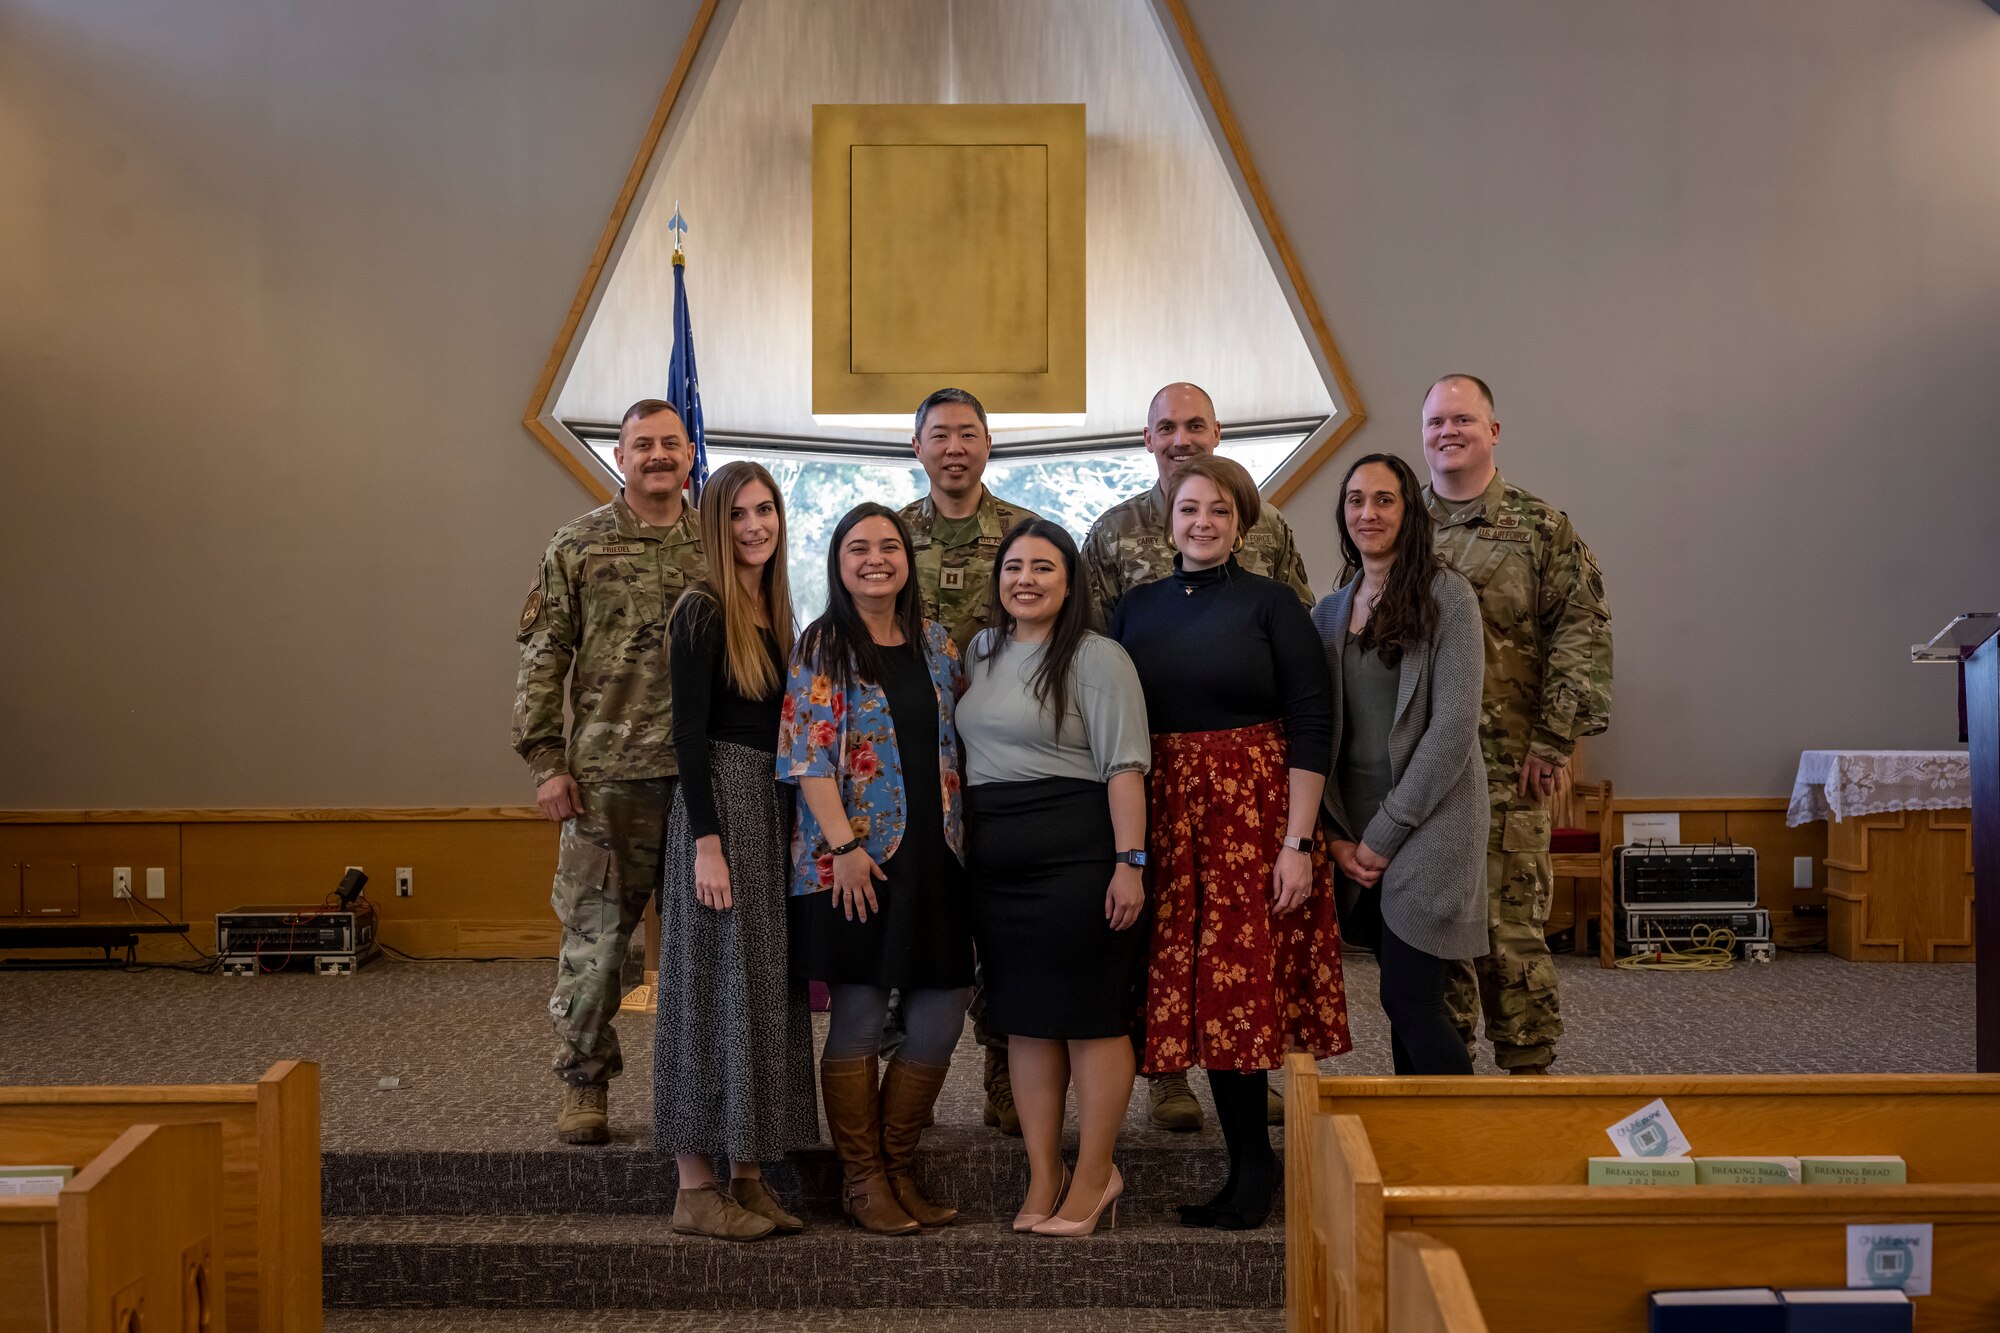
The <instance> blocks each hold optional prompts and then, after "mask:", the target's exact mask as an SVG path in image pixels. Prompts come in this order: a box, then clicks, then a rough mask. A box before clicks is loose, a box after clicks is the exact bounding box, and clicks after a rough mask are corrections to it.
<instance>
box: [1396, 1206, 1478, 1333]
mask: <svg viewBox="0 0 2000 1333" xmlns="http://www.w3.org/2000/svg"><path fill="white" fill-rule="evenodd" d="M1389 1333H1487V1329H1486V1316H1484V1315H1482V1314H1481V1313H1480V1312H1479V1302H1478V1300H1477V1299H1476V1298H1475V1297H1474V1296H1473V1294H1472V1283H1471V1281H1470V1279H1468V1278H1467V1277H1466V1276H1465V1265H1464V1263H1462V1262H1461V1261H1460V1260H1459V1257H1458V1251H1456V1250H1454V1249H1452V1248H1451V1246H1449V1245H1446V1244H1443V1243H1442V1242H1439V1241H1436V1240H1433V1239H1432V1238H1431V1237H1429V1236H1426V1235H1424V1234H1423V1233H1422V1232H1420V1231H1399V1232H1397V1233H1396V1234H1395V1235H1393V1236H1391V1237H1389Z"/></svg>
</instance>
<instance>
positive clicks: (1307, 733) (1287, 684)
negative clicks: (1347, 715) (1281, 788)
mask: <svg viewBox="0 0 2000 1333" xmlns="http://www.w3.org/2000/svg"><path fill="white" fill-rule="evenodd" d="M1288 591H1289V590H1288ZM1266 605H1267V606H1268V607H1269V608H1270V609H1269V612H1268V615H1269V620H1268V622H1267V625H1268V632H1269V634H1270V636H1271V648H1272V653H1271V656H1272V659H1273V661H1274V662H1275V664H1276V666H1277V676H1278V693H1279V695H1280V696H1281V697H1282V699H1283V703H1284V710H1285V740H1286V743H1287V747H1288V750H1289V757H1288V759H1287V762H1288V763H1289V764H1290V765H1291V766H1292V767H1293V768H1302V769H1305V770H1306V771H1307V772H1310V773H1321V774H1325V773H1329V772H1331V771H1332V769H1333V682H1332V680H1331V679H1329V678H1328V675H1327V670H1326V649H1325V647H1324V646H1323V645H1322V644H1321V643H1320V641H1319V631H1318V630H1316V629H1314V628H1313V623H1312V616H1311V614H1310V613H1309V612H1307V611H1306V609H1305V608H1304V607H1303V606H1301V605H1299V599H1298V598H1297V597H1295V596H1289V595H1288V596H1285V597H1271V598H1267V599H1266Z"/></svg>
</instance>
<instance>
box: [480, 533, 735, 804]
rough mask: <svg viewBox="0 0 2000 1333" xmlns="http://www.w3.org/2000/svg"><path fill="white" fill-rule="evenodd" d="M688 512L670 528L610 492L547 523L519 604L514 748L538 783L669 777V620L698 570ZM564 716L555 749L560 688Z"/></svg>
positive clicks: (696, 543)
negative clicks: (537, 569)
mask: <svg viewBox="0 0 2000 1333" xmlns="http://www.w3.org/2000/svg"><path fill="white" fill-rule="evenodd" d="M695 523H696V518H695V509H694V506H693V505H687V506H685V507H684V508H683V510H682V512H681V517H680V521H679V522H677V523H675V524H674V525H673V526H672V527H670V528H656V527H653V526H652V525H651V524H649V523H645V522H642V521H641V520H640V519H639V517H638V516H637V515H636V514H634V513H633V512H632V510H631V509H630V507H628V506H627V505H626V503H625V497H624V496H623V494H620V495H619V497H618V498H617V499H616V500H614V501H612V502H611V503H610V504H608V505H604V506H603V507H601V508H598V509H593V510H591V511H590V512H589V513H588V514H585V515H584V516H583V517H582V518H579V519H577V520H576V521H575V522H574V523H570V524H568V525H567V526H565V527H563V528H561V529H559V530H557V532H556V534H555V536H554V537H553V538H551V539H550V541H549V548H548V551H547V552H546V553H545V554H544V555H543V556H542V569H541V575H540V577H539V578H538V579H537V580H536V583H535V586H534V588H532V589H531V590H530V591H529V593H528V601H527V604H526V605H525V606H523V607H522V608H521V621H520V633H519V635H518V637H519V640H520V645H521V674H520V677H519V681H518V683H517V685H516V686H515V692H514V748H515V749H516V750H517V751H519V752H520V755H521V757H522V758H523V759H525V760H527V762H528V767H529V768H530V769H532V770H533V771H534V775H535V785H536V786H540V785H541V784H542V783H544V782H547V781H548V780H549V779H550V778H552V777H554V776H556V775H557V774H559V773H564V772H567V773H568V774H569V775H570V776H571V777H573V778H575V779H576V780H577V781H578V782H579V783H584V782H609V781H626V780H631V779H637V778H657V777H667V776H671V775H672V774H673V773H674V771H675V768H674V749H673V745H672V742H671V733H672V730H673V701H672V694H671V691H670V688H669V685H668V680H667V662H666V626H667V616H668V615H669V614H670V613H671V612H672V611H673V609H674V604H675V603H676V602H678V601H679V600H680V596H681V593H682V592H683V591H684V590H685V589H686V588H687V586H688V584H690V583H692V582H694V581H695V580H696V579H698V578H700V577H701V576H702V573H703V560H702V555H701V542H700V539H699V536H698V534H697V529H696V526H695ZM566 679H567V681H568V685H569V711H570V716H571V717H572V718H573V719H574V722H573V726H572V728H571V731H570V737H569V744H568V747H567V752H565V748H564V744H563V686H564V681H565V680H566Z"/></svg>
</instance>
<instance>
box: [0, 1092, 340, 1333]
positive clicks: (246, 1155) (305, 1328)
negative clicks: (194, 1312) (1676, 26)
mask: <svg viewBox="0 0 2000 1333" xmlns="http://www.w3.org/2000/svg"><path fill="white" fill-rule="evenodd" d="M203 1121H213V1122H215V1123H217V1124H218V1125H220V1127H221V1135H222V1176H223V1187H222V1197H223V1230H222V1242H221V1256H220V1257H221V1275H222V1290H223V1294H224V1300H223V1302H222V1304H223V1305H226V1306H227V1310H228V1320H229V1325H230V1328H231V1330H232V1331H233V1333H319V1330H320V1327H321V1319H320V1299H321V1298H320V1172H319V1066H318V1065H316V1064H312V1063H309V1062H306V1061H299V1060H284V1061H280V1062H279V1063H277V1064H275V1065H272V1066H271V1068H270V1069H269V1070H267V1071H266V1072H265V1074H264V1076H263V1077H262V1078H260V1079H259V1080H257V1082H255V1083H247V1084H214V1085H200V1086H186V1087H183V1086H174V1085H166V1084H163V1085H158V1086H144V1085H141V1086H133V1087H32V1088H30V1087H0V1164H15V1165H25V1164H30V1163H40V1162H69V1163H78V1162H85V1161H89V1160H91V1159H92V1158H94V1157H96V1156H97V1155H98V1154H99V1153H101V1152H103V1151H104V1150H105V1149H106V1148H108V1147H109V1146H110V1145H111V1144H112V1143H113V1142H114V1141H115V1140H117V1138H118V1137H119V1136H120V1135H121V1134H123V1133H124V1132H125V1131H126V1130H127V1129H129V1128H131V1127H132V1126H133V1125H135V1124H144V1123H161V1124H189V1123H199V1122H203ZM155 1327H156V1326H155ZM149 1333H153V1330H152V1329H149Z"/></svg>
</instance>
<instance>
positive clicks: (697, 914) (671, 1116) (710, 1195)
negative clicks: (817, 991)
mask: <svg viewBox="0 0 2000 1333" xmlns="http://www.w3.org/2000/svg"><path fill="white" fill-rule="evenodd" d="M700 522H701V541H702V548H703V553H704V555H705V556H706V557H707V561H708V568H709V570H710V571H711V573H710V576H709V577H708V578H707V579H706V580H704V581H703V582H700V583H697V584H695V585H694V586H693V587H692V588H690V589H689V590H688V592H687V594H686V595H685V596H683V597H682V598H681V601H680V604H679V606H677V607H676V608H675V610H674V615H673V619H672V621H671V622H670V623H669V625H668V633H669V635H670V636H671V643H672V654H671V658H670V671H671V673H672V679H673V689H674V728H673V739H674V753H675V757H676V758H677V759H678V761H679V764H680V782H679V784H678V786H677V789H676V791H675V795H674V804H673V810H672V812H671V813H670V814H669V816H668V822H667V833H666V842H665V845H664V847H663V848H662V854H661V858H660V860H661V865H662V871H663V879H664V885H663V887H662V890H661V893H660V924H661V938H660V973H659V977H660V980H659V1006H660V1012H659V1019H658V1021H657V1023H656V1024H655V1027H654V1051H655V1057H654V1070H653V1142H654V1145H655V1147H656V1148H658V1149H659V1150H660V1151H661V1152H670V1153H673V1154H674V1155H675V1159H676V1163H677V1165H678V1168H679V1173H680V1193H679V1196H678V1197H677V1198H676V1200H675V1202H674V1216H673V1228H674V1230H676V1231H680V1232H685V1233H688V1234H692V1235H703V1236H715V1237H718V1238H721V1239H726V1240H756V1239H760V1238H762V1237H764V1236H768V1235H770V1234H771V1233H772V1232H774V1231H798V1230H802V1229H803V1227H804V1224H803V1223H802V1222H800V1221H799V1219H798V1218H796V1217H794V1216H793V1215H792V1214H791V1213H789V1212H787V1211H786V1210H785V1209H784V1208H783V1207H782V1206H781V1205H780V1204H779V1202H778V1200H777V1198H776V1197H775V1196H774V1195H773V1194H772V1193H771V1190H770V1188H769V1187H768V1186H767V1185H766V1184H765V1183H764V1181H763V1172H762V1168H761V1165H760V1164H761V1163H763V1162H768V1161H773V1160H775V1159H778V1158H781V1157H783V1156H784V1155H785V1154H786V1153H788V1152H791V1151H792V1150H794V1149H797V1148H804V1147H807V1146H809V1145H811V1144H813V1143H814V1142H816V1141H818V1139H819V1119H818V1116H817V1114H816V1112H815V1109H814V1105H813V1067H812V1026H811V1017H810V1015H809V1013H808V1012H807V1005H806V987H805V983H804V982H803V981H798V980H794V979H793V978H792V977H791V976H790V966H789V956H788V943H789V941H788V934H787V924H786V911H787V906H786V904H787V891H788V888H789V877H790V871H791V858H790V840H791V832H792V791H791V788H790V787H789V786H787V785H786V784H784V783H781V782H779V781H777V777H776V751H777V739H778V717H779V708H780V704H781V702H782V700H783V698H784V692H785V662H786V659H787V657H788V656H789V654H790V652H791V647H792V599H791V589H790V586H789V583H788V581H787V579H786V573H785V510H784V502H783V500H782V499H781V498H780V497H779V495H778V488H777V484H776V483H775V482H774V481H773V480H772V478H771V474H770V473H769V472H767V471H765V470H764V469H763V468H762V467H760V466H758V465H757V464H755V463H749V462H737V463H728V464H725V465H723V466H722V467H720V468H718V469H716V472H715V475H714V476H712V477H710V478H709V481H708V486H707V488H706V490H705V492H704V494H703V495H702V505H701V519H700ZM716 1158H728V1159H729V1163H730V1168H729V1175H730V1178H729V1182H728V1185H727V1187H724V1186H723V1185H721V1184H720V1183H719V1182H718V1181H717V1180H716V1179H715V1175H714V1169H713V1167H712V1166H711V1162H712V1161H713V1160H714V1159H716Z"/></svg>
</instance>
